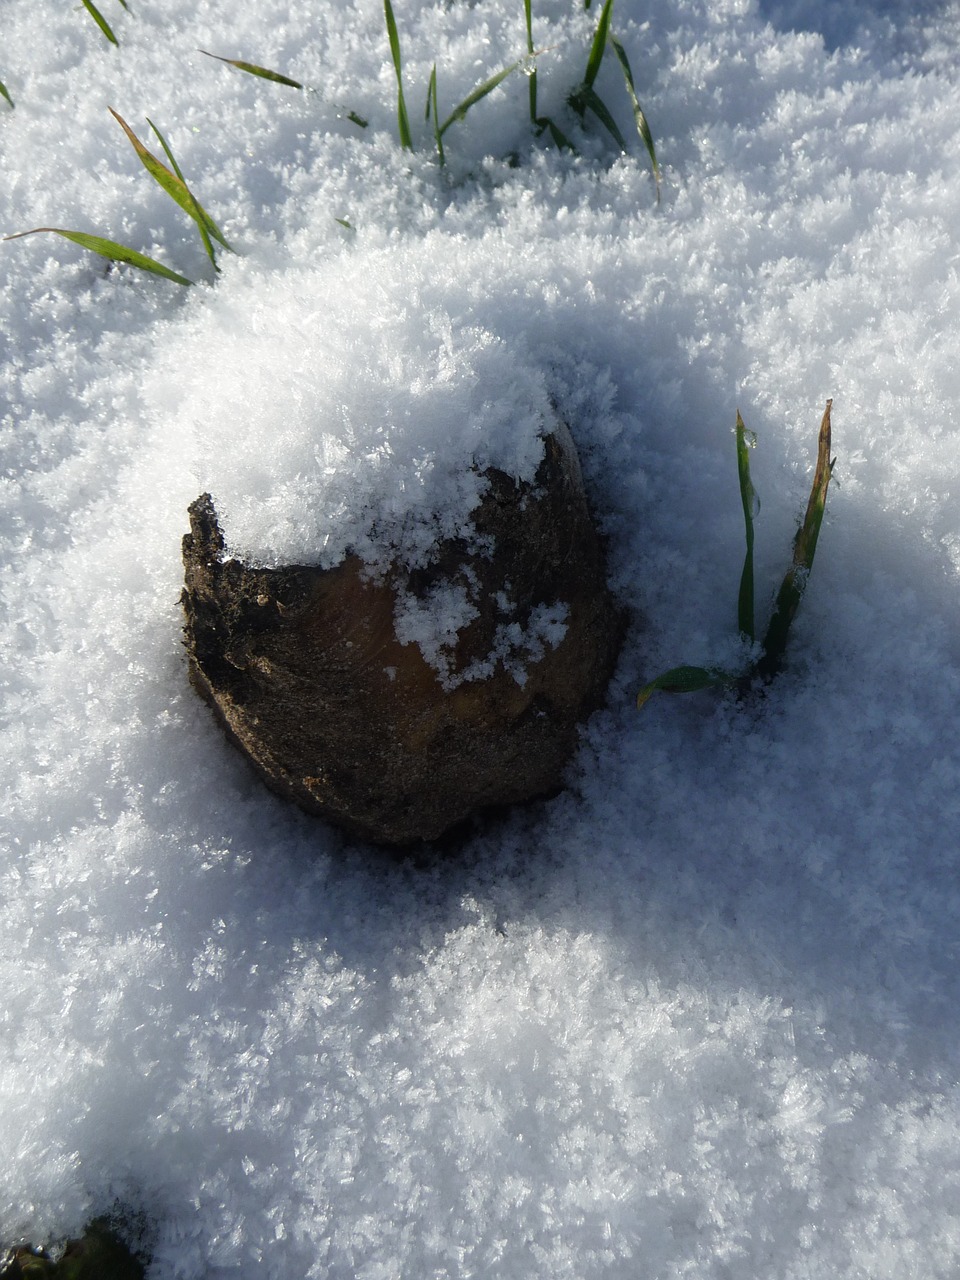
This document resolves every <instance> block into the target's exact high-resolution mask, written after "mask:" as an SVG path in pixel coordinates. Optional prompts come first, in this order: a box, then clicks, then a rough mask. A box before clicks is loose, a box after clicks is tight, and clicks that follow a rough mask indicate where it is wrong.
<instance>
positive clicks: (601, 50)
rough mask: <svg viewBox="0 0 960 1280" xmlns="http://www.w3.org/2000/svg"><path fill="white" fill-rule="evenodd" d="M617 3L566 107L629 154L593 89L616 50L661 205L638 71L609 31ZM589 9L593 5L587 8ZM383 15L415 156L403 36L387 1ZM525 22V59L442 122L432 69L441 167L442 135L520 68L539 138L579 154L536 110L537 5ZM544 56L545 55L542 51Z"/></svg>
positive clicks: (430, 111) (528, 4)
mask: <svg viewBox="0 0 960 1280" xmlns="http://www.w3.org/2000/svg"><path fill="white" fill-rule="evenodd" d="M613 3H614V0H605V3H604V5H603V9H602V10H601V13H600V18H599V20H598V22H597V26H596V30H595V31H594V34H593V39H592V40H591V42H590V50H589V53H588V55H587V63H586V67H585V69H584V74H583V79H582V80H581V82H580V84H579V85H577V87H576V88H575V89H574V90H573V91H572V92H571V93H569V94H568V95H567V103H568V105H569V106H570V107H571V108H572V110H573V111H574V112H575V113H576V114H577V116H578V117H579V118H580V120H581V122H583V121H584V118H585V116H586V113H587V112H588V111H589V112H591V113H592V114H593V115H594V116H596V118H597V119H598V120H599V121H600V123H601V124H602V125H603V126H604V128H605V129H606V130H607V132H608V133H609V134H610V136H611V137H612V138H613V140H614V141H615V142H616V144H617V146H618V147H619V148H620V150H621V151H627V150H629V148H628V145H627V140H626V139H625V138H624V136H623V133H622V132H621V130H620V128H619V126H618V125H617V122H616V120H615V119H614V117H613V113H612V112H611V111H610V109H609V107H608V106H607V104H606V103H605V102H604V101H603V100H602V98H601V97H600V96H599V94H598V93H597V91H596V89H595V88H594V82H595V80H596V78H597V75H598V74H599V71H600V67H601V65H602V63H603V58H604V55H605V53H606V51H607V48H608V46H609V47H610V48H611V49H613V51H614V54H615V55H616V59H617V62H618V63H619V65H620V69H621V71H622V73H623V78H624V83H625V85H626V89H627V95H628V97H629V99H630V106H631V109H632V111H633V117H634V122H635V124H636V126H637V132H638V134H639V135H640V138H641V140H642V141H643V144H644V146H645V147H646V149H647V153H648V155H649V156H650V163H651V166H652V169H653V177H654V182H655V184H656V197H657V202H658V203H659V200H660V165H659V162H658V160H657V153H656V147H655V145H654V141H653V134H652V132H651V130H650V125H649V123H648V121H647V117H646V115H645V114H644V111H643V108H642V107H641V106H640V100H639V98H638V97H637V90H636V84H635V82H634V78H633V71H632V70H631V67H630V60H629V58H628V57H627V52H626V50H625V49H624V47H623V44H622V43H621V42H620V41H619V40H618V39H617V38H616V37H615V36H614V35H613V33H612V31H611V30H610V21H611V15H612V13H613ZM585 7H586V8H588V9H589V7H590V5H589V3H588V4H586V6H585ZM383 8H384V16H385V19H386V24H387V38H388V41H389V44H390V57H391V60H392V62H393V69H394V74H395V75H396V78H397V131H398V134H399V138H400V145H401V147H403V148H404V149H405V150H409V151H412V150H413V149H414V146H413V135H412V133H411V130H410V119H409V116H408V114H407V105H406V99H405V95H404V89H403V62H402V57H401V52H400V36H399V33H398V31H397V21H396V16H395V14H394V11H393V5H392V3H391V0H383ZM523 18H524V29H525V35H526V54H525V55H524V57H522V58H518V59H517V60H516V61H515V62H511V63H510V65H509V66H507V67H503V68H502V69H501V70H500V71H497V72H495V73H494V75H492V76H490V77H489V79H487V80H484V81H483V83H482V84H479V85H477V87H476V88H475V89H474V90H472V92H471V93H469V94H468V95H467V96H466V97H465V98H464V99H463V101H462V102H460V103H459V104H458V105H457V106H456V107H454V109H453V111H452V112H451V113H450V114H449V115H448V116H447V117H446V119H444V120H442V121H441V120H440V116H439V103H438V98H439V95H438V90H437V65H436V63H434V64H433V67H432V69H431V72H430V80H429V83H428V85H427V101H426V108H425V111H424V119H425V120H426V121H428V122H430V121H432V122H433V136H434V143H435V144H436V148H437V156H438V159H439V161H440V164H441V166H443V165H444V164H445V162H446V155H445V152H444V148H443V135H444V134H445V133H446V131H447V130H448V129H449V128H450V126H451V125H453V124H455V123H456V122H457V121H458V120H463V119H464V117H465V116H466V114H467V112H468V111H469V110H470V108H471V107H472V106H474V105H475V104H476V103H478V102H480V101H481V100H482V99H483V98H485V97H486V96H487V95H488V94H490V93H492V92H493V90H494V89H496V88H497V86H498V85H499V84H501V83H502V81H504V80H505V79H506V78H507V76H509V75H511V74H512V73H513V72H514V71H517V70H518V69H521V68H522V69H523V70H524V71H526V72H527V74H528V76H529V90H528V106H529V111H530V120H531V122H532V123H533V125H534V126H535V128H536V131H537V135H538V136H539V135H541V134H543V133H545V132H547V131H549V134H550V137H551V138H552V140H553V142H554V143H555V144H556V146H557V147H560V148H566V149H569V150H571V151H574V152H576V147H575V146H574V145H573V143H572V142H571V141H570V139H569V138H568V137H567V135H566V134H565V133H564V132H563V130H562V129H561V128H560V126H559V125H558V124H557V123H556V121H555V120H552V119H551V118H550V117H548V116H541V115H540V114H539V113H538V109H537V70H536V66H535V64H534V59H535V58H537V57H538V56H539V54H538V52H537V51H536V50H535V49H534V45H533V12H532V0H523ZM540 52H543V51H542V50H541V51H540Z"/></svg>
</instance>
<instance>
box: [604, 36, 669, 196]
mask: <svg viewBox="0 0 960 1280" xmlns="http://www.w3.org/2000/svg"><path fill="white" fill-rule="evenodd" d="M610 44H611V47H612V48H613V51H614V53H615V54H616V55H617V61H618V62H619V63H620V70H621V71H622V72H623V78H624V81H625V82H626V86H627V94H628V96H629V98H630V105H631V106H632V107H633V118H634V120H635V121H636V125H637V133H639V135H640V137H641V139H642V141H643V145H644V146H645V147H646V148H647V155H648V156H649V157H650V164H651V166H652V168H653V181H654V183H655V184H656V188H657V204H659V203H660V164H659V162H658V160H657V149H656V147H655V146H654V143H653V134H652V133H651V131H650V125H649V124H648V123H647V117H646V115H645V113H644V110H643V107H641V105H640V100H639V98H638V97H637V89H636V85H635V84H634V83H633V72H632V71H631V70H630V60H629V58H628V57H627V51H626V49H624V47H623V45H622V44H621V43H620V41H619V40H618V39H617V37H616V36H615V35H614V34H613V32H611V33H610Z"/></svg>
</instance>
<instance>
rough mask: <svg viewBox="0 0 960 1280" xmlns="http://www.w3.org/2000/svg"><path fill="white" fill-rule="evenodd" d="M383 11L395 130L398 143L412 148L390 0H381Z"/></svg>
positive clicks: (398, 41) (397, 40) (409, 149)
mask: <svg viewBox="0 0 960 1280" xmlns="http://www.w3.org/2000/svg"><path fill="white" fill-rule="evenodd" d="M383 12H384V16H385V17H386V20H387V36H388V38H389V40H390V55H391V57H392V58H393V69H394V71H395V72H396V73H397V132H398V134H399V135H400V145H401V147H405V148H406V149H407V150H408V151H412V150H413V136H412V134H411V133H410V121H409V119H408V117H407V104H406V102H405V101H404V97H403V69H402V63H401V60H400V37H399V35H398V34H397V22H396V19H395V18H394V16H393V5H392V4H391V3H390V0H383Z"/></svg>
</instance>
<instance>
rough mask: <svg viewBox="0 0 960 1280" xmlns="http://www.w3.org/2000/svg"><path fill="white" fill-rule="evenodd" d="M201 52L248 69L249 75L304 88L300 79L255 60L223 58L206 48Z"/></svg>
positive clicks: (240, 69) (234, 65)
mask: <svg viewBox="0 0 960 1280" xmlns="http://www.w3.org/2000/svg"><path fill="white" fill-rule="evenodd" d="M199 52H200V53H202V54H205V55H206V57H208V58H216V60H217V62H225V63H226V64H227V66H228V67H236V69H237V70H238V71H246V73H247V74H248V75H251V76H259V77H260V79H261V80H272V81H273V82H274V83H275V84H285V85H289V87H290V88H291V89H302V88H303V85H302V84H301V83H300V81H299V80H291V79H290V77H289V76H285V75H282V74H281V73H280V72H279V71H270V70H269V69H268V68H267V67H258V66H257V64H256V63H255V62H243V61H242V60H241V59H240V58H221V57H220V55H219V53H207V51H206V49H200V50H199Z"/></svg>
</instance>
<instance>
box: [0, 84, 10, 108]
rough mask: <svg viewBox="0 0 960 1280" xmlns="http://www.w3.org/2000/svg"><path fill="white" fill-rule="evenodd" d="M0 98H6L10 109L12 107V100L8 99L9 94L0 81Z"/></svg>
mask: <svg viewBox="0 0 960 1280" xmlns="http://www.w3.org/2000/svg"><path fill="white" fill-rule="evenodd" d="M0 98H6V100H7V101H8V102H9V103H10V105H11V107H12V106H13V99H12V98H11V97H10V94H9V92H8V90H7V86H6V85H5V84H4V83H3V81H2V80H0Z"/></svg>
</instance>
